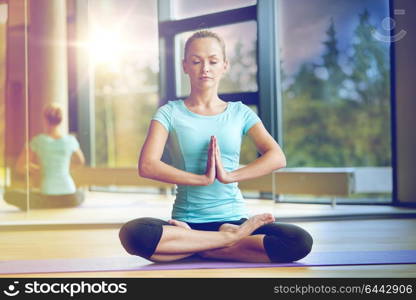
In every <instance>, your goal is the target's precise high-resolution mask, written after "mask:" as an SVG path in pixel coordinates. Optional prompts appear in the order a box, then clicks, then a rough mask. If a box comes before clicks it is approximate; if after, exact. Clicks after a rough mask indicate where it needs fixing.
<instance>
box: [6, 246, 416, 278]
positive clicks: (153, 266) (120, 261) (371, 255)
mask: <svg viewBox="0 0 416 300" xmlns="http://www.w3.org/2000/svg"><path fill="white" fill-rule="evenodd" d="M380 264H416V250H395V251H348V252H347V251H345V252H312V253H310V254H309V255H308V256H307V257H305V258H304V259H302V260H299V261H297V262H294V263H246V262H230V261H218V260H207V259H201V258H197V257H191V258H187V259H183V260H180V261H176V262H170V263H152V262H150V261H148V260H146V259H144V258H141V257H136V256H126V257H112V258H103V257H100V258H73V259H46V260H13V261H2V262H0V274H31V273H32V274H33V273H60V272H64V273H69V272H99V271H151V270H189V269H228V268H270V267H316V266H342V265H380Z"/></svg>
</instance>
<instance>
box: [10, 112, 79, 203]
mask: <svg viewBox="0 0 416 300" xmlns="http://www.w3.org/2000/svg"><path fill="white" fill-rule="evenodd" d="M43 116H44V118H45V127H46V133H42V134H39V135H37V136H35V137H33V138H32V140H31V141H30V143H29V147H28V148H27V147H26V149H24V150H23V151H22V153H21V154H20V156H19V158H18V160H17V164H16V171H17V172H18V173H20V174H25V173H26V171H27V166H26V164H25V158H26V151H28V155H29V160H28V161H29V168H28V169H29V172H30V175H31V178H32V175H33V176H34V177H36V175H37V174H39V173H40V174H39V175H40V180H41V188H40V193H39V192H34V191H30V192H29V208H30V209H32V208H55V207H74V206H78V205H80V204H81V203H82V202H83V200H84V196H83V193H82V192H81V191H77V189H76V187H75V183H74V181H73V179H72V177H71V174H70V166H71V163H72V164H78V165H82V164H84V155H83V153H82V151H81V149H80V147H79V143H78V141H77V139H76V138H75V137H74V136H72V135H68V134H62V132H61V128H60V127H61V126H60V125H61V123H62V110H61V108H60V107H59V106H56V105H54V104H50V105H48V106H47V107H46V108H45V109H44V114H43ZM4 200H5V201H6V202H7V203H9V204H11V205H14V206H17V207H19V208H20V209H22V210H26V209H27V193H26V192H25V191H16V190H13V191H6V193H5V195H4Z"/></svg>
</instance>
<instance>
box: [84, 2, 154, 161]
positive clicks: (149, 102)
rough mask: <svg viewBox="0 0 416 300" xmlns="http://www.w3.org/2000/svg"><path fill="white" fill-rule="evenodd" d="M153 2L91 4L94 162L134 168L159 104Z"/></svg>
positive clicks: (90, 34)
mask: <svg viewBox="0 0 416 300" xmlns="http://www.w3.org/2000/svg"><path fill="white" fill-rule="evenodd" d="M157 34H158V33H157V8H156V2H155V1H151V0H149V1H135V0H128V1H123V5H120V1H117V0H113V1H101V0H90V1H89V39H90V64H91V66H92V70H93V72H92V73H93V76H92V77H93V78H94V79H93V81H92V82H91V83H92V91H93V93H92V94H93V95H94V100H93V101H94V109H95V147H94V148H95V152H94V153H93V154H92V157H93V159H92V161H93V164H95V165H96V166H104V167H134V166H136V165H137V157H138V149H140V147H141V145H142V144H143V142H144V138H145V135H146V132H147V128H148V125H149V124H150V118H151V117H152V115H153V114H154V112H155V111H156V108H157V106H158V100H159V99H158V72H159V62H158V35H157Z"/></svg>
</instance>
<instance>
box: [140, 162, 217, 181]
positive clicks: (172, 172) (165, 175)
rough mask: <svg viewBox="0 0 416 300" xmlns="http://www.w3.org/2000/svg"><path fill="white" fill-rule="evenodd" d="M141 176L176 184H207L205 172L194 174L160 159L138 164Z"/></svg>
mask: <svg viewBox="0 0 416 300" xmlns="http://www.w3.org/2000/svg"><path fill="white" fill-rule="evenodd" d="M139 175H140V176H141V177H145V178H149V179H153V180H158V181H163V182H168V183H173V184H178V185H208V184H209V180H208V178H207V176H205V174H200V175H199V174H194V173H191V172H187V171H183V170H180V169H177V168H175V167H172V166H170V165H168V164H166V163H164V162H162V161H155V162H152V163H147V164H141V165H139Z"/></svg>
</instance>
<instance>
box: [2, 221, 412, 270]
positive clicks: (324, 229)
mask: <svg viewBox="0 0 416 300" xmlns="http://www.w3.org/2000/svg"><path fill="white" fill-rule="evenodd" d="M297 224H298V225H300V226H303V227H304V228H305V229H307V230H309V231H310V232H311V234H312V235H313V236H314V239H315V244H314V248H313V251H321V252H323V251H354V250H396V249H416V234H415V232H416V220H414V219H405V220H403V219H394V220H391V219H390V220H387V219H386V220H367V221H362V220H360V221H326V222H311V223H297ZM124 255H128V254H126V253H125V252H124V250H123V249H122V247H121V245H120V243H119V241H118V229H117V228H114V229H68V230H53V229H50V230H36V231H33V230H29V231H28V230H17V231H10V230H8V231H2V232H0V260H3V261H4V260H27V259H29V260H32V259H52V258H88V257H103V258H104V257H120V256H124ZM0 277H416V265H414V264H412V265H377V266H336V267H308V268H294V267H291V268H256V269H253V268H250V269H201V270H174V271H171V270H166V271H128V272H127V271H126V272H85V273H48V274H22V275H6V276H4V275H3V276H0Z"/></svg>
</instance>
